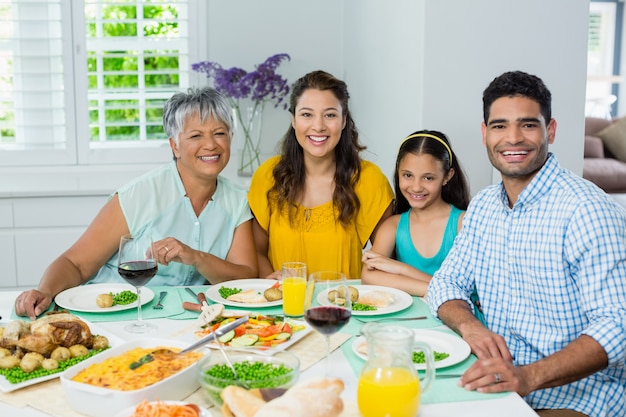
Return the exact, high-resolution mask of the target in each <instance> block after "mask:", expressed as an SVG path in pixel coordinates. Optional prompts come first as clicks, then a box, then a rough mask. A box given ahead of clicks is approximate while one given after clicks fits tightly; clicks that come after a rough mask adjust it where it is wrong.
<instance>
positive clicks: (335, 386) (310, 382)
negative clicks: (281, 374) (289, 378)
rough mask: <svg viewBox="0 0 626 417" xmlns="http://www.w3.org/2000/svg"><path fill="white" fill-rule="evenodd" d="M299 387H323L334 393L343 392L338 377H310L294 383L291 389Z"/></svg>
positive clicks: (341, 383)
mask: <svg viewBox="0 0 626 417" xmlns="http://www.w3.org/2000/svg"><path fill="white" fill-rule="evenodd" d="M299 388H314V389H324V390H328V391H331V392H334V393H335V394H337V395H339V394H341V393H342V392H343V388H344V385H343V381H342V380H341V379H339V378H323V377H319V378H311V379H307V380H305V381H300V382H298V383H297V384H296V385H294V386H293V388H292V389H299Z"/></svg>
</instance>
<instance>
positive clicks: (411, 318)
mask: <svg viewBox="0 0 626 417" xmlns="http://www.w3.org/2000/svg"><path fill="white" fill-rule="evenodd" d="M352 318H353V319H355V320H356V321H360V322H361V323H372V322H378V321H408V320H424V319H426V318H427V317H426V316H419V317H385V318H383V319H376V320H362V319H360V318H358V317H354V316H352Z"/></svg>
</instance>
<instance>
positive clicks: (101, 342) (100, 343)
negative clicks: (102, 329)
mask: <svg viewBox="0 0 626 417" xmlns="http://www.w3.org/2000/svg"><path fill="white" fill-rule="evenodd" d="M92 347H93V349H94V350H100V349H106V348H108V347H109V339H107V338H106V336H102V335H99V336H96V337H94V338H93V346H92Z"/></svg>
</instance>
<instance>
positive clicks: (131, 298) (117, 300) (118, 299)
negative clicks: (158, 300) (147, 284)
mask: <svg viewBox="0 0 626 417" xmlns="http://www.w3.org/2000/svg"><path fill="white" fill-rule="evenodd" d="M109 295H110V296H111V297H113V305H114V306H115V305H127V304H130V303H134V302H135V301H137V294H135V293H134V292H132V291H130V290H124V291H122V292H118V293H117V294H113V293H112V292H110V293H109Z"/></svg>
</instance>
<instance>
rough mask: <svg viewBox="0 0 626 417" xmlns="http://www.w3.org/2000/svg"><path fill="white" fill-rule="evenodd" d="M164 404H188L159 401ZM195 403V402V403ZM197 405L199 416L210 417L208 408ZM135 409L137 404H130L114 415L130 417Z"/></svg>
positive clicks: (187, 402) (186, 402)
mask: <svg viewBox="0 0 626 417" xmlns="http://www.w3.org/2000/svg"><path fill="white" fill-rule="evenodd" d="M150 402H151V403H154V402H155V401H150ZM161 402H163V403H165V404H189V401H161ZM196 405H197V404H196ZM198 407H199V408H200V414H199V417H211V416H212V414H211V412H210V411H209V410H207V409H206V408H203V407H201V406H199V405H198ZM136 409H137V406H136V405H135V406H132V407H128V408H125V409H123V410H122V411H120V412H119V413H117V414H116V415H115V417H131V416H132V415H133V414H135V410H136Z"/></svg>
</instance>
